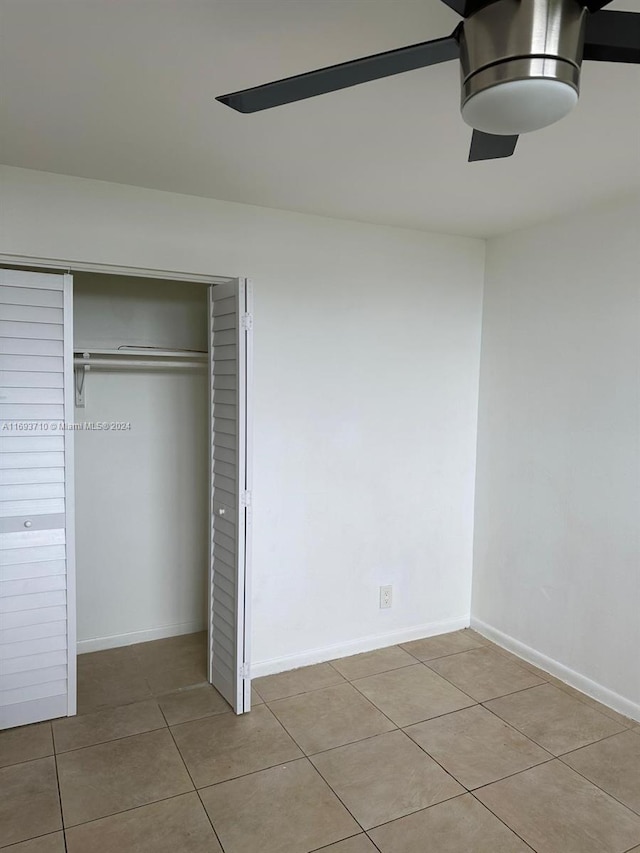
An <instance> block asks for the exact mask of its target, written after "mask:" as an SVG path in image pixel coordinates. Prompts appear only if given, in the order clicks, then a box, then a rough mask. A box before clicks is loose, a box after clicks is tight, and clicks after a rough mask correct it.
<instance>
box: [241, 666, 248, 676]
mask: <svg viewBox="0 0 640 853" xmlns="http://www.w3.org/2000/svg"><path fill="white" fill-rule="evenodd" d="M240 678H249V664H248V663H242V664H240Z"/></svg>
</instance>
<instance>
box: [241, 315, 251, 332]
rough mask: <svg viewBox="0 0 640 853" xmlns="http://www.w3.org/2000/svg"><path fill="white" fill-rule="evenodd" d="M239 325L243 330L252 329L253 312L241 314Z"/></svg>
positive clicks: (248, 330)
mask: <svg viewBox="0 0 640 853" xmlns="http://www.w3.org/2000/svg"><path fill="white" fill-rule="evenodd" d="M240 325H241V327H242V328H243V329H244V331H245V332H250V331H252V329H253V314H243V315H242V317H241V319H240Z"/></svg>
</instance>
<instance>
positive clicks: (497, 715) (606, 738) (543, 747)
mask: <svg viewBox="0 0 640 853" xmlns="http://www.w3.org/2000/svg"><path fill="white" fill-rule="evenodd" d="M538 686H540V685H538ZM526 689H527V690H533V689H534V688H533V687H527V688H526ZM519 692H521V693H524V690H522V691H519ZM509 695H510V696H513V695H514V694H513V693H511V694H509ZM498 698H500V699H501V698H502V697H501V696H500V697H498ZM487 701H488V702H493V699H488V700H487ZM482 707H483V708H484V709H485V711H489V713H491V714H493V715H494V716H495V717H497V718H498V719H499V720H501V721H502V722H503V723H506V724H507V725H508V726H511V728H512V729H515V730H516V731H517V732H519V733H520V734H521V735H523V736H524V737H526V738H528V739H529V740H530V741H532V742H533V743H535V744H536V746H539V747H540V748H541V749H544V751H545V752H548V753H549V754H550V755H553V757H554V758H560V757H561V756H562V755H569V754H570V753H572V752H577V750H579V749H584V748H585V747H587V746H593V745H594V744H596V743H601V742H602V741H603V740H608V739H609V738H610V737H615V736H616V735H621V734H624V732H625V731H629V730H628V729H622V731H619V732H613V734H610V735H605V736H604V737H601V738H598V739H597V740H594V741H590V742H589V743H583V744H582V745H581V746H576V747H574V748H573V749H569V750H567V751H566V752H560V753H557V754H556V753H555V752H552V751H551V750H550V749H549V747H548V746H544V744H542V743H540V742H539V741H537V740H536V739H535V738H534V737H533V735H531V734H527V733H526V732H524V731H522V729H519V728H518V727H517V726H516V724H515V723H513V722H511V721H510V720H505V719H504V718H503V717H501V716H500V714H498V713H497V712H496V711H494V710H493V708H487V706H486V705H484V704H482ZM609 719H611V718H609ZM611 722H614V721H613V720H612V721H611Z"/></svg>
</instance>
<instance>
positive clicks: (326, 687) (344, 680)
mask: <svg viewBox="0 0 640 853" xmlns="http://www.w3.org/2000/svg"><path fill="white" fill-rule="evenodd" d="M315 665H316V664H311V666H315ZM329 665H330V664H329ZM332 668H333V667H332ZM335 672H336V675H339V676H340V678H341V679H342V681H339V682H336V683H335V684H323V685H322V687H312V688H311V690H300V691H297V692H296V693H291V694H289V695H287V696H275V697H274V698H273V699H265V698H264V696H263V695H262V693H259V694H258V695H259V696H260V698H261V699H262V704H264V705H269V704H271V703H273V702H284V701H285V699H295V697H296V696H306V695H307V693H317V692H318V691H319V690H330V689H332V688H333V687H343V686H344V685H345V684H350V683H351V682H350V681H349V680H348V679H347V678H345V677H344V675H340V673H339V672H338V670H337V669H336V670H335ZM276 674H277V675H284V673H276ZM264 678H271V676H270V675H265V676H264ZM251 686H252V688H253V690H256V688H255V687H253V684H252V685H251ZM256 692H258V691H256ZM256 707H257V706H256Z"/></svg>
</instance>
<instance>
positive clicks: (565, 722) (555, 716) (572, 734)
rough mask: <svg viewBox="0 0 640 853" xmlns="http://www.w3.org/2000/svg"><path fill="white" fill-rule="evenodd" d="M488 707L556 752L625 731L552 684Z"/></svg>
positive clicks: (498, 701) (541, 744)
mask: <svg viewBox="0 0 640 853" xmlns="http://www.w3.org/2000/svg"><path fill="white" fill-rule="evenodd" d="M487 708H489V709H490V710H491V711H493V713H494V714H497V715H498V716H499V717H502V719H503V720H506V722H507V723H510V724H511V725H512V726H515V728H516V729H518V730H519V731H521V732H522V733H523V734H525V735H526V736H527V737H529V738H531V740H534V741H535V742H536V743H539V744H540V746H542V747H544V748H545V749H546V750H548V751H549V752H552V753H553V754H554V755H561V754H562V753H564V752H569V751H570V750H573V749H578V748H579V747H581V746H586V745H587V744H589V743H593V742H594V741H596V740H601V739H602V738H604V737H608V736H609V735H613V734H616V733H617V732H620V731H624V729H623V727H622V726H621V725H620V724H619V723H616V722H615V721H614V720H612V719H611V718H610V717H605V716H604V715H603V714H600V713H599V712H598V711H594V710H593V709H592V708H589V707H588V706H587V705H585V704H583V703H582V702H579V701H578V700H577V699H573V698H572V697H571V696H568V695H567V694H566V693H564V692H563V691H562V690H558V689H557V687H554V686H553V685H551V684H543V685H542V686H540V687H534V688H532V689H531V690H525V691H523V692H522V693H514V694H513V695H511V696H504V697H502V698H501V699H495V700H494V701H492V702H487Z"/></svg>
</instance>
